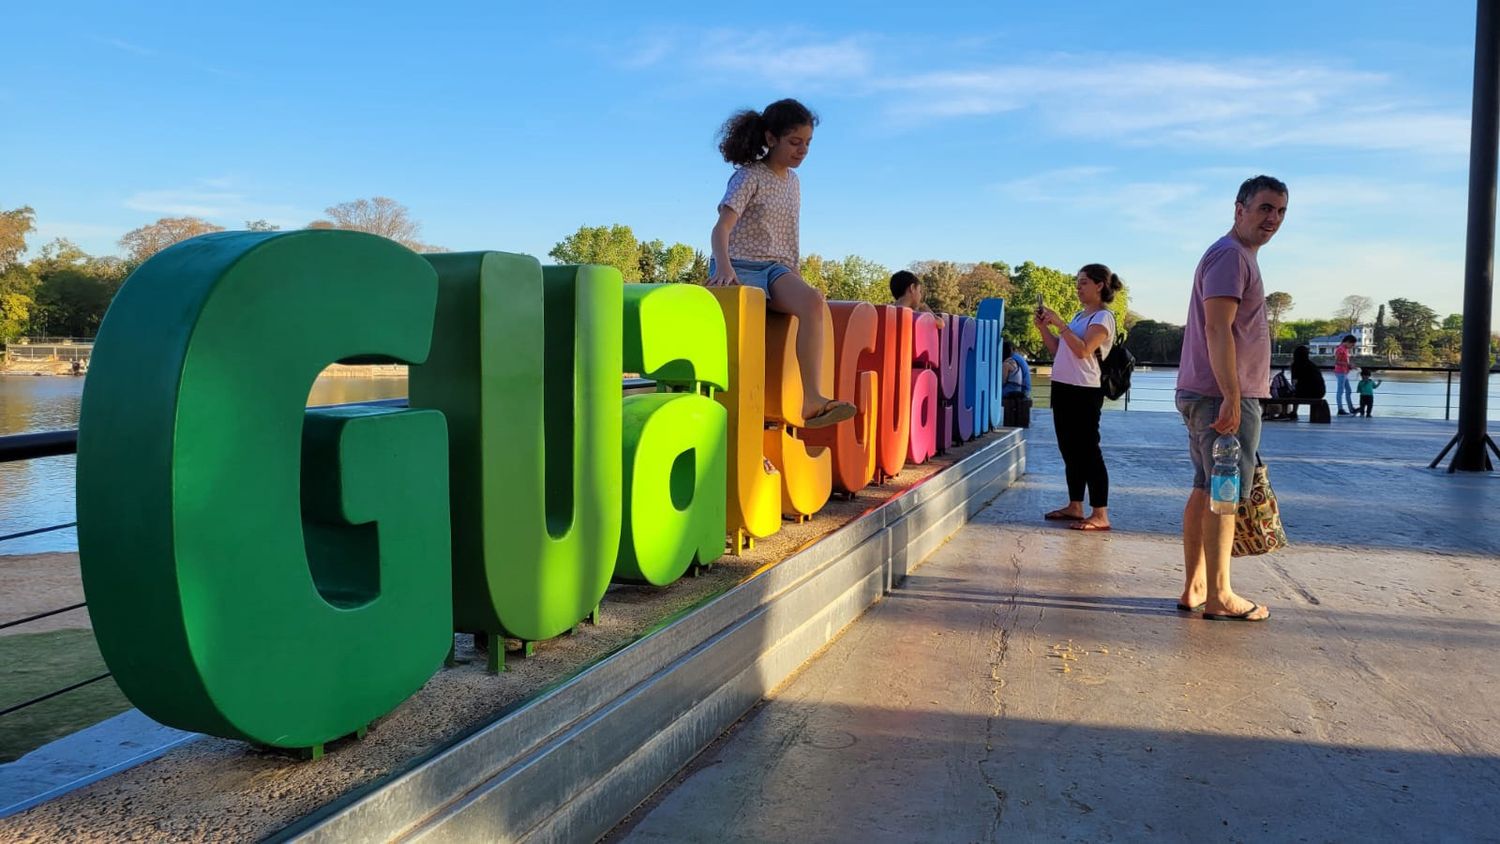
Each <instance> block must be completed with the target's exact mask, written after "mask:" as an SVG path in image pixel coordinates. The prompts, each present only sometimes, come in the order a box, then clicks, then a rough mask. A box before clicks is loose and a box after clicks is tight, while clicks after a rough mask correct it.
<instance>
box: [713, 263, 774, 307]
mask: <svg viewBox="0 0 1500 844" xmlns="http://www.w3.org/2000/svg"><path fill="white" fill-rule="evenodd" d="M729 265H730V266H731V267H734V275H735V277H736V278H738V279H739V280H740V284H743V285H744V286H746V287H759V288H760V289H761V290H762V291H763V292H764V293H765V294H766V297H767V298H770V296H771V285H773V284H775V283H776V279H778V278H781V277H782V276H784V275H786V274H787V273H789V272H791V270H789V269H787V268H786V266H785V265H784V264H778V263H776V262H775V261H744V260H741V259H739V258H730V259H729ZM708 277H709V278H713V277H714V259H712V258H709V259H708Z"/></svg>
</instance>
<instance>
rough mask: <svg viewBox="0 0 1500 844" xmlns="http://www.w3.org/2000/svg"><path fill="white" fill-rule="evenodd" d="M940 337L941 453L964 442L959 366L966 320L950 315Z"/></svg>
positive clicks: (961, 373)
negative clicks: (959, 420)
mask: <svg viewBox="0 0 1500 844" xmlns="http://www.w3.org/2000/svg"><path fill="white" fill-rule="evenodd" d="M946 319H947V321H948V322H947V325H946V326H945V327H944V328H943V330H942V332H941V333H942V336H941V337H939V338H938V344H939V346H940V348H941V349H942V350H943V355H942V362H941V363H940V364H939V366H938V389H939V390H940V392H941V394H942V402H941V405H942V412H941V413H940V414H939V415H938V452H940V453H941V452H944V451H947V450H948V449H949V448H950V447H952V446H953V445H955V444H956V443H958V442H960V439H959V436H958V403H959V396H960V395H961V394H962V392H963V390H962V387H963V368H962V367H961V366H959V362H960V360H961V359H962V357H963V355H962V351H963V336H964V331H963V321H962V320H963V317H960V316H949V317H947V318H946Z"/></svg>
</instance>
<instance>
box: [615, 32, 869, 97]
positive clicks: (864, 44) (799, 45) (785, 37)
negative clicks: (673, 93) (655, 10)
mask: <svg viewBox="0 0 1500 844" xmlns="http://www.w3.org/2000/svg"><path fill="white" fill-rule="evenodd" d="M673 59H675V60H676V61H680V62H682V63H683V64H686V65H687V66H688V67H690V68H691V69H693V70H694V71H696V72H698V73H700V74H702V73H708V74H722V75H723V76H726V77H734V78H737V79H756V80H761V81H767V82H777V83H783V84H784V83H786V82H787V79H788V74H791V75H793V76H795V79H796V82H797V84H798V85H799V86H808V85H815V84H817V83H820V82H833V81H849V80H857V79H863V78H865V77H867V76H869V75H870V74H871V72H872V70H873V69H874V65H875V61H874V52H873V50H872V49H871V46H870V44H869V39H868V38H865V37H862V36H844V37H841V38H833V39H829V38H821V37H818V36H815V35H811V34H808V33H805V32H801V31H795V30H755V31H745V30H738V29H735V30H730V29H711V30H685V29H679V30H661V31H655V32H651V33H648V34H647V35H645V36H643V37H642V38H641V39H640V40H639V41H638V43H637V44H636V45H635V46H634V48H633V49H631V50H629V51H627V52H626V53H625V55H624V56H622V57H621V58H620V59H619V63H620V64H621V65H622V66H623V67H627V68H647V67H654V66H657V65H661V64H663V63H665V62H667V61H668V60H673Z"/></svg>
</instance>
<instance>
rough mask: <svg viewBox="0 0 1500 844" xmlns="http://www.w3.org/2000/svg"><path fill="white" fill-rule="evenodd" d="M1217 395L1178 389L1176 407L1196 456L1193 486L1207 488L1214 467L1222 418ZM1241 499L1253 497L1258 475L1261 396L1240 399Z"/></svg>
mask: <svg viewBox="0 0 1500 844" xmlns="http://www.w3.org/2000/svg"><path fill="white" fill-rule="evenodd" d="M1223 403H1224V400H1223V399H1222V398H1220V397H1218V396H1200V395H1198V394H1197V393H1190V392H1188V391H1187V390H1178V391H1177V411H1178V412H1179V413H1181V414H1182V422H1183V424H1184V425H1187V429H1188V454H1189V456H1191V457H1192V458H1193V486H1194V487H1197V488H1198V489H1202V490H1207V489H1208V476H1209V475H1210V474H1212V473H1213V470H1214V440H1216V439H1218V438H1219V432H1218V431H1215V430H1214V429H1213V424H1214V420H1215V419H1218V418H1219V406H1220V405H1222V404H1223ZM1239 439H1240V500H1242V501H1243V500H1245V499H1247V498H1249V497H1250V487H1251V484H1250V479H1251V478H1253V477H1254V476H1255V454H1256V452H1257V451H1259V450H1260V399H1240V433H1239Z"/></svg>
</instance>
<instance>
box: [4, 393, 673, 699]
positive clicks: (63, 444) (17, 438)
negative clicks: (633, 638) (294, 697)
mask: <svg viewBox="0 0 1500 844" xmlns="http://www.w3.org/2000/svg"><path fill="white" fill-rule="evenodd" d="M655 386H656V382H654V381H651V380H650V379H647V378H626V379H624V389H625V390H626V391H627V392H630V391H635V392H639V391H642V390H648V389H651V388H653V387H655ZM407 406H408V402H407V400H406V399H404V398H400V399H373V400H371V401H360V402H348V403H347V404H335V405H319V406H317V407H313V408H309V410H317V409H319V408H323V407H390V408H403V407H407ZM77 453H78V431H77V429H66V430H60V431H41V432H37V433H30V434H11V435H9V436H3V437H0V463H14V462H19V461H22V460H35V459H38V458H42V457H60V456H64V455H69V454H77ZM77 524H78V523H77V522H68V523H66V524H58V525H51V526H48V527H43V528H36V529H33V530H25V531H20V532H18V533H11V534H6V535H4V536H0V543H3V542H5V541H6V540H10V539H20V538H21V537H23V536H35V535H37V534H41V533H50V532H52V531H58V530H66V529H67V528H70V527H76V526H77ZM86 606H88V602H86V601H84V602H80V603H77V604H70V605H68V606H66V607H58V608H56V609H51V610H47V611H45V612H39V613H36V614H35V615H29V616H26V617H24V618H17V619H12V620H8V621H0V630H6V629H8V628H11V627H19V626H21V625H23V624H29V623H31V622H34V621H38V620H40V619H44V618H50V617H52V616H55V615H61V614H62V613H65V612H72V611H74V610H80V609H83V608H84V607H86ZM111 676H113V675H112V674H111V673H110V672H108V671H106V672H104V673H103V674H100V675H98V676H96V677H90V678H88V679H86V680H82V681H80V682H77V683H73V684H72V685H69V686H64V687H62V688H59V689H54V690H52V691H50V692H47V693H45V694H42V695H38V696H36V697H33V698H31V699H30V700H25V701H21V702H20V703H17V704H14V705H12V706H8V707H6V708H5V709H0V718H3V717H5V716H6V715H9V714H11V713H12V712H19V711H20V710H22V709H26V708H27V707H30V706H35V705H36V704H39V703H42V702H44V701H48V700H51V699H52V698H55V697H58V696H60V695H64V694H67V693H68V692H71V691H74V690H76V689H81V688H84V687H85V686H89V685H92V684H94V683H98V682H100V681H101V680H107V679H109V678H110V677H111Z"/></svg>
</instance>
